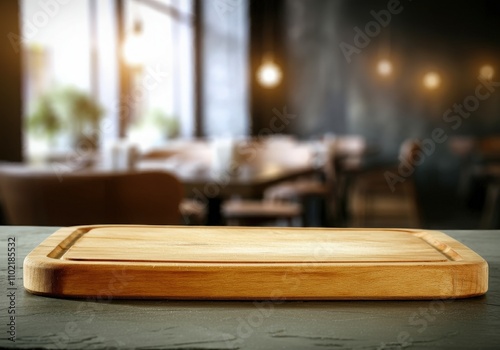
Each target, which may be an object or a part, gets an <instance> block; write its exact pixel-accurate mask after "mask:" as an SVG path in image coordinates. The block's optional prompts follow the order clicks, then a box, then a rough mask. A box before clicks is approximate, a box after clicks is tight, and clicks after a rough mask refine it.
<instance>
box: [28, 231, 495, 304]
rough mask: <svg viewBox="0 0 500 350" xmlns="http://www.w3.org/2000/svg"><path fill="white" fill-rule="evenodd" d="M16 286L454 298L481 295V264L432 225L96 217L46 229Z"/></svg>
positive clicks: (484, 280)
mask: <svg viewBox="0 0 500 350" xmlns="http://www.w3.org/2000/svg"><path fill="white" fill-rule="evenodd" d="M24 284H25V288H26V289H27V290H28V291H30V292H32V293H35V294H42V295H50V296H60V297H96V296H99V295H100V294H102V293H104V294H106V295H107V296H109V297H112V298H172V299H273V298H276V297H280V298H286V299H332V300H334V299H432V298H457V297H471V296H477V295H481V294H484V293H486V291H487V288H488V265H487V263H486V261H485V260H484V259H482V258H481V257H480V256H479V255H477V254H476V253H475V252H473V251H472V250H470V249H469V248H467V247H466V246H465V245H463V244H461V243H460V242H458V241H456V240H454V239H452V238H451V237H449V236H447V235H446V234H444V233H442V232H438V231H424V230H405V229H330V228H328V229H325V228H272V227H269V228H250V227H193V226H116V225H115V226H106V225H104V226H102V225H101V226H79V227H67V228H63V229H60V230H58V231H57V232H55V233H54V234H53V235H51V236H50V237H48V238H47V239H46V240H45V241H44V242H42V243H41V244H40V245H39V246H38V247H37V248H35V249H34V250H33V251H32V252H31V253H30V254H29V255H28V256H27V257H26V259H25V262H24Z"/></svg>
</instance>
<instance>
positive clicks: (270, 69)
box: [257, 59, 283, 88]
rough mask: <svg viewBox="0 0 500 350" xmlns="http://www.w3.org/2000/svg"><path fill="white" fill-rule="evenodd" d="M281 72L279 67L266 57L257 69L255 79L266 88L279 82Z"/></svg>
mask: <svg viewBox="0 0 500 350" xmlns="http://www.w3.org/2000/svg"><path fill="white" fill-rule="evenodd" d="M282 76H283V74H282V72H281V68H280V67H279V66H278V65H276V64H275V63H274V62H273V61H272V60H271V59H266V60H264V62H263V63H262V65H261V66H260V67H259V69H258V70H257V80H258V81H259V83H260V84H261V85H262V86H264V87H266V88H274V87H276V86H277V85H278V84H279V83H280V82H281V78H282Z"/></svg>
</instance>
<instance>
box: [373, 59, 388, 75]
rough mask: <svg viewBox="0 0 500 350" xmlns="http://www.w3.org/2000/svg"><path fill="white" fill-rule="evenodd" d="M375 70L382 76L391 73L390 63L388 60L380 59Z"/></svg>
mask: <svg viewBox="0 0 500 350" xmlns="http://www.w3.org/2000/svg"><path fill="white" fill-rule="evenodd" d="M377 71H378V73H379V74H380V75H382V76H388V75H391V74H392V63H391V62H390V61H388V60H381V61H380V62H379V63H378V65H377Z"/></svg>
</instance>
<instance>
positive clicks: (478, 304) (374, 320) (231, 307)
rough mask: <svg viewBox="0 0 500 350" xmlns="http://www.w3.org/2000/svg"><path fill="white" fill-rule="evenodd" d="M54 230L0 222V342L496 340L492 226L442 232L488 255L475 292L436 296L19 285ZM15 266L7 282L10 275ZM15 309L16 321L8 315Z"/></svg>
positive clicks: (324, 344)
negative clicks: (38, 289) (325, 297)
mask: <svg viewBox="0 0 500 350" xmlns="http://www.w3.org/2000/svg"><path fill="white" fill-rule="evenodd" d="M56 230H57V228H48V227H43V228H41V227H7V226H3V227H0V241H1V248H0V259H1V261H2V264H1V265H0V266H1V272H0V274H1V276H2V278H1V279H0V288H1V290H2V297H1V300H0V303H1V304H0V305H1V307H0V309H1V315H0V317H1V321H0V322H1V325H2V326H1V327H2V336H1V338H0V346H1V347H19V348H33V347H39V348H47V349H81V348H90V349H102V348H113V349H116V348H120V349H121V348H123V349H128V348H144V349H263V348H269V349H280V348H283V349H314V348H316V349H402V348H410V349H419V348H429V349H437V348H440V349H441V348H447V349H472V348H474V349H481V348H482V349H496V348H499V347H500V334H499V332H498V329H499V328H500V271H499V268H500V249H499V248H500V231H444V232H445V233H447V234H449V235H450V236H452V237H453V238H455V239H457V240H459V241H461V242H462V243H464V244H466V245H467V246H469V247H470V248H472V249H473V250H475V251H476V252H477V253H479V254H480V255H481V256H482V257H483V258H485V259H486V260H487V261H488V264H489V269H490V275H489V279H490V282H489V291H488V293H487V294H486V296H483V297H479V298H473V299H462V300H445V301H439V300H427V301H329V302H320V301H303V302H301V301H283V300H275V301H260V302H252V301H244V302H243V301H241V302H240V301H146V300H134V301H129V300H108V297H107V294H106V290H103V291H102V293H101V295H102V297H101V298H97V299H87V300H66V299H56V298H47V297H41V296H35V295H31V294H29V293H27V292H26V291H24V288H23V280H22V263H23V259H24V257H25V256H26V255H27V254H28V253H29V252H30V251H31V250H32V249H33V248H35V247H36V246H37V245H38V244H39V243H40V242H42V241H43V240H44V239H45V238H46V237H47V236H48V235H50V234H51V233H53V232H55V231H56ZM13 238H14V239H15V246H14V245H13V244H10V245H9V242H10V243H13V242H14V240H13ZM12 247H14V248H15V262H16V264H15V269H14V266H13V264H12V260H13V259H11V260H10V262H11V264H10V265H9V257H12V256H13V255H12V252H13V251H14V250H13V249H12ZM9 249H10V251H9ZM9 253H10V254H11V255H9V256H8V254H9ZM9 266H11V267H10V270H9ZM14 273H15V280H12V276H13V275H14ZM9 276H11V278H10V279H9ZM124 279H126V276H120V275H117V276H116V283H114V284H113V285H112V286H110V288H119V285H120V283H126V281H125V280H124ZM297 282H298V283H299V282H300V281H297ZM89 283H92V281H89ZM13 310H14V311H15V314H14V312H13ZM9 312H10V313H9ZM14 315H15V318H14V319H11V318H10V317H11V316H14ZM12 323H14V325H13V324H12ZM9 324H10V325H9ZM9 332H10V333H9ZM13 334H15V335H13ZM9 337H12V338H11V339H15V342H12V341H11V340H9Z"/></svg>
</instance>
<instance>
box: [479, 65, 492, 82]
mask: <svg viewBox="0 0 500 350" xmlns="http://www.w3.org/2000/svg"><path fill="white" fill-rule="evenodd" d="M479 75H480V76H482V77H483V78H485V79H487V80H492V79H493V76H494V75H495V70H494V69H493V67H492V66H490V65H489V64H485V65H484V66H482V67H481V69H480V70H479Z"/></svg>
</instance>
